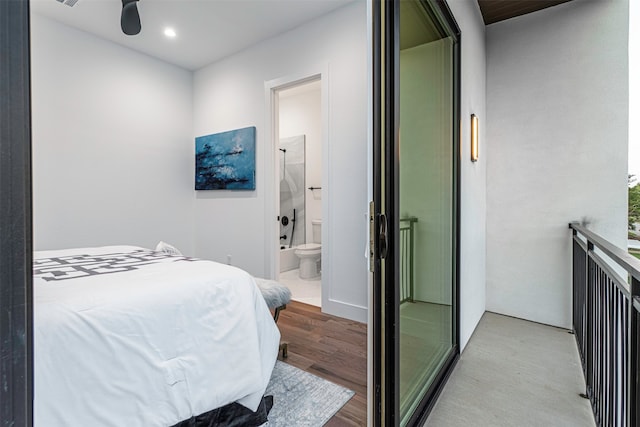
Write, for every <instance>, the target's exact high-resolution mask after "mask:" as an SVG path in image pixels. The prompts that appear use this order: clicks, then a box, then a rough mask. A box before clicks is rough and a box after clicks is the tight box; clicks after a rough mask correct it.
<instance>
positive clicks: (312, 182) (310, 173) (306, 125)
mask: <svg viewBox="0 0 640 427" xmlns="http://www.w3.org/2000/svg"><path fill="white" fill-rule="evenodd" d="M308 85H309V88H308V89H305V90H304V91H299V90H298V89H293V90H294V91H295V94H292V95H285V94H286V92H287V91H284V92H281V94H280V102H279V105H278V109H279V110H280V128H279V133H280V138H287V137H291V136H297V135H304V136H305V188H304V194H305V224H304V227H305V237H306V242H307V243H311V242H313V230H312V228H311V221H312V220H314V219H320V220H321V219H322V197H321V191H319V190H313V191H311V190H309V189H308V188H309V187H311V186H313V187H321V186H322V111H321V108H320V105H321V101H322V100H321V91H320V82H314V83H311V84H308ZM283 95H285V96H283Z"/></svg>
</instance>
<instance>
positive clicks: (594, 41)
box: [463, 0, 628, 327]
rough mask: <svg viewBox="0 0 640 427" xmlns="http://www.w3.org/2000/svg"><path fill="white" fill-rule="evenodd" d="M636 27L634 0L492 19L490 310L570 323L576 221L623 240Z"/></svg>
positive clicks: (489, 75)
mask: <svg viewBox="0 0 640 427" xmlns="http://www.w3.org/2000/svg"><path fill="white" fill-rule="evenodd" d="M627 36H628V1H627V0H616V1H573V2H569V3H565V4H562V5H560V6H556V7H552V8H549V9H545V10H542V11H539V12H537V13H532V14H529V15H525V16H522V17H518V18H514V19H511V20H507V21H503V22H500V23H496V24H493V25H490V26H488V27H487V111H488V125H487V139H488V140H489V143H490V150H491V151H490V156H489V160H488V161H489V164H488V169H487V171H488V172H487V188H488V193H487V236H488V237H487V310H490V311H494V312H497V313H503V314H507V315H511V316H516V317H520V318H524V319H529V320H533V321H536V322H541V323H546V324H551V325H556V326H560V327H569V326H570V324H571V307H570V304H571V281H570V280H571V272H570V265H571V264H570V259H571V258H570V256H571V254H570V238H569V236H570V232H569V230H568V229H567V224H568V223H569V222H570V221H574V220H578V221H580V220H586V221H588V223H589V228H591V229H592V230H593V231H595V232H597V233H599V234H600V235H602V236H603V237H605V238H607V239H609V240H610V241H611V242H613V243H615V244H617V245H620V247H624V245H625V243H626V239H625V237H626V197H627V196H626V191H627V185H626V184H627V176H626V173H627V132H628V116H627V108H628V69H627V65H628V60H627V46H628V43H627ZM480 123H481V124H482V117H481V122H480ZM482 149H483V145H482V144H481V151H480V155H481V156H482V155H483V152H482ZM481 158H482V157H481ZM463 295H464V294H463Z"/></svg>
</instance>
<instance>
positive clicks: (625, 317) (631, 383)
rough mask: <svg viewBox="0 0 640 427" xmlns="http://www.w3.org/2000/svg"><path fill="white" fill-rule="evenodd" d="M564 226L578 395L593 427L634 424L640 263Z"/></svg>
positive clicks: (579, 230)
mask: <svg viewBox="0 0 640 427" xmlns="http://www.w3.org/2000/svg"><path fill="white" fill-rule="evenodd" d="M569 228H571V229H572V230H573V330H574V333H575V336H576V341H577V344H578V351H579V353H580V358H581V360H582V369H583V372H584V377H585V383H586V392H585V396H584V397H587V398H588V399H589V400H590V401H591V407H592V409H593V415H594V418H595V421H596V424H597V425H598V426H615V427H623V426H624V427H636V426H640V418H639V414H640V411H639V410H638V409H639V405H640V400H639V398H640V388H639V387H640V381H639V378H638V366H639V364H638V362H639V360H638V357H639V355H640V351H639V350H640V331H639V329H638V321H639V320H640V261H639V260H637V259H635V258H634V257H633V256H631V255H630V254H629V253H627V252H626V251H624V250H623V249H620V248H618V247H617V246H614V245H613V244H611V243H610V242H608V241H607V240H605V239H603V238H602V237H600V236H598V235H597V234H595V233H593V232H591V231H589V230H588V229H587V228H585V227H583V226H581V225H579V224H577V223H571V224H569ZM605 258H607V259H608V260H606V261H605ZM625 276H626V277H625Z"/></svg>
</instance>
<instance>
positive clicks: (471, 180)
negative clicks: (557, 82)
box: [449, 0, 490, 349]
mask: <svg viewBox="0 0 640 427" xmlns="http://www.w3.org/2000/svg"><path fill="white" fill-rule="evenodd" d="M449 7H450V8H451V11H452V12H453V14H454V16H455V18H456V21H457V23H458V26H459V27H460V30H461V32H462V41H461V47H462V53H461V56H462V63H461V67H462V73H461V74H462V76H461V77H462V88H461V105H460V119H461V121H462V123H461V134H460V140H461V144H460V145H461V148H462V150H461V157H462V158H461V170H460V188H461V195H460V210H461V211H460V345H461V347H462V349H464V347H465V346H466V345H467V342H468V341H469V338H470V337H471V334H472V333H473V331H474V330H475V328H476V326H477V325H478V322H479V321H480V318H481V317H482V314H483V313H484V311H485V277H486V240H487V230H486V209H487V200H486V198H487V178H486V177H487V159H488V158H489V155H490V153H489V147H488V145H489V142H488V141H487V137H486V125H485V124H486V122H487V120H488V119H487V114H486V101H485V93H486V62H485V26H484V23H483V21H482V15H481V14H480V9H479V7H478V4H477V2H468V1H466V0H464V1H463V0H454V1H450V2H449ZM471 114H475V115H476V116H478V117H479V119H480V127H479V131H480V135H479V136H480V158H479V159H478V161H477V162H475V163H472V162H471V161H470V160H469V158H470V155H471V154H470V146H469V139H470V117H471Z"/></svg>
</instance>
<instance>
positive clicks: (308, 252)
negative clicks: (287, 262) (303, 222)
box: [294, 219, 322, 280]
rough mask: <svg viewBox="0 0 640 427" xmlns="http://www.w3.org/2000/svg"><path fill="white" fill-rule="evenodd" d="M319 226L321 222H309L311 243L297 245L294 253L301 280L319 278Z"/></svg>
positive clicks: (320, 234)
mask: <svg viewBox="0 0 640 427" xmlns="http://www.w3.org/2000/svg"><path fill="white" fill-rule="evenodd" d="M321 226H322V221H321V220H319V219H314V220H311V229H312V234H313V243H305V244H304V245H299V246H298V247H297V248H296V250H295V252H294V253H295V254H296V256H297V257H298V259H299V260H300V278H301V279H307V280H309V279H316V278H318V277H320V255H321V254H322V246H321V245H320V242H321V241H322V238H321V236H322V232H321Z"/></svg>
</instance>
